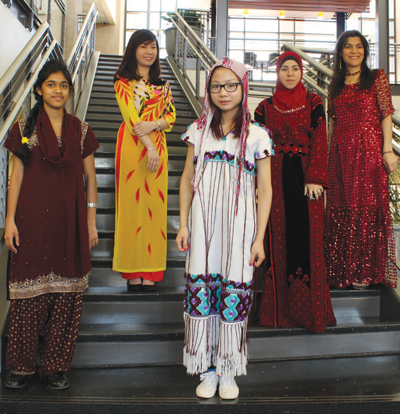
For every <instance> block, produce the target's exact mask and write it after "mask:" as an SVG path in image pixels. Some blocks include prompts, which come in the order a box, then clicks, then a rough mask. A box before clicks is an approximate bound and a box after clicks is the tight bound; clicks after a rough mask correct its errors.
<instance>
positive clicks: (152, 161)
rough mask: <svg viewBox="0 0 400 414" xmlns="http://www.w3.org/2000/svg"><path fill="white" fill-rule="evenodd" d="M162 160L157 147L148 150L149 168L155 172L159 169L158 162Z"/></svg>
mask: <svg viewBox="0 0 400 414" xmlns="http://www.w3.org/2000/svg"><path fill="white" fill-rule="evenodd" d="M159 162H160V156H159V155H158V151H157V150H156V149H150V151H149V150H147V169H148V170H149V171H150V172H151V173H153V172H156V171H157V170H158V163H159Z"/></svg>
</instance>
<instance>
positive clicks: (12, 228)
mask: <svg viewBox="0 0 400 414" xmlns="http://www.w3.org/2000/svg"><path fill="white" fill-rule="evenodd" d="M14 239H15V245H17V246H19V233H18V229H17V226H16V225H15V222H14V221H13V222H11V223H10V222H6V228H5V231H4V241H5V242H6V246H7V247H8V248H9V249H10V251H11V252H13V253H17V249H16V248H15V246H14Z"/></svg>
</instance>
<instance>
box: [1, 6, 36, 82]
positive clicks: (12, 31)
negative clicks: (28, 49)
mask: <svg viewBox="0 0 400 414" xmlns="http://www.w3.org/2000/svg"><path fill="white" fill-rule="evenodd" d="M33 33H34V32H29V31H28V30H27V29H25V27H24V26H23V25H22V24H21V23H20V22H19V21H18V20H17V19H16V18H15V16H14V15H13V14H12V13H11V11H10V10H9V9H8V8H7V7H6V6H5V5H4V4H3V3H2V2H0V39H3V41H1V42H0V56H1V59H0V77H2V76H3V75H4V73H5V72H6V70H7V69H8V68H9V67H10V65H11V64H12V63H13V61H14V60H15V58H16V57H17V56H18V55H19V53H20V52H21V50H22V49H23V48H24V46H25V45H26V43H27V42H28V41H29V39H30V38H31V37H32V35H33Z"/></svg>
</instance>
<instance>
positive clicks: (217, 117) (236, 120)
mask: <svg viewBox="0 0 400 414" xmlns="http://www.w3.org/2000/svg"><path fill="white" fill-rule="evenodd" d="M219 67H220V66H218V67H216V68H215V69H218V68H219ZM215 69H214V71H215ZM214 71H213V73H214ZM212 76H213V75H212V74H211V76H210V85H211V79H212ZM239 81H240V87H241V88H242V95H243V83H242V81H241V79H239ZM210 85H208V103H209V105H210V108H211V111H212V113H213V117H212V119H211V122H210V129H211V132H212V134H213V137H214V138H215V139H218V140H219V139H222V138H223V132H222V128H221V116H222V111H221V109H220V108H218V106H216V105H215V104H214V102H213V101H212V99H211V92H210ZM242 99H243V97H242ZM242 121H243V106H242V102H240V105H239V108H238V110H237V111H236V114H235V116H234V117H233V125H234V126H233V136H234V138H239V137H240V132H241V130H242Z"/></svg>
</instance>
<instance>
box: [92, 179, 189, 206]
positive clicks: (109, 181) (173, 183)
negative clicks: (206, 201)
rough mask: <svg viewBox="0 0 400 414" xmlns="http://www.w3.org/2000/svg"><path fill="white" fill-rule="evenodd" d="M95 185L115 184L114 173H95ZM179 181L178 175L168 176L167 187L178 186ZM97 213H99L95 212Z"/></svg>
mask: <svg viewBox="0 0 400 414" xmlns="http://www.w3.org/2000/svg"><path fill="white" fill-rule="evenodd" d="M96 176H97V186H98V187H113V186H114V185H115V177H114V173H113V172H111V173H107V174H101V173H97V174H96ZM180 181H181V177H180V175H176V176H172V175H169V176H168V188H176V189H177V188H179V184H180ZM97 214H99V213H97Z"/></svg>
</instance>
